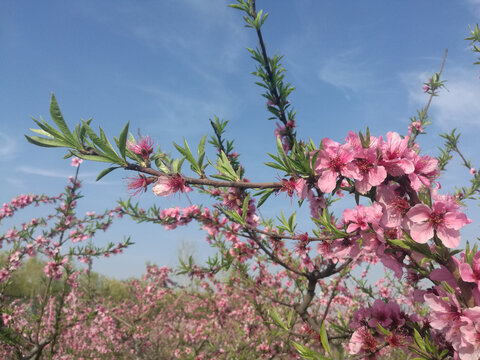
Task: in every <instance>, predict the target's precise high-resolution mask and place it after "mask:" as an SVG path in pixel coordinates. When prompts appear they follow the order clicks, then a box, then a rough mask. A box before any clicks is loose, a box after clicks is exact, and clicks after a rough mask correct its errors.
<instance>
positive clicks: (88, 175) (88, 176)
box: [15, 165, 121, 185]
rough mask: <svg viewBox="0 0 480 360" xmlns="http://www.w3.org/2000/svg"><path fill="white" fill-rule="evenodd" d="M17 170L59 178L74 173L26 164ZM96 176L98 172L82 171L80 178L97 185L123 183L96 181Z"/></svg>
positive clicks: (117, 183) (65, 177) (67, 176)
mask: <svg viewBox="0 0 480 360" xmlns="http://www.w3.org/2000/svg"><path fill="white" fill-rule="evenodd" d="M15 170H16V171H17V172H20V173H23V174H29V175H35V176H43V177H49V178H57V179H68V178H69V177H70V176H72V174H73V172H71V171H70V172H68V171H59V170H48V169H42V168H37V167H33V166H26V165H23V166H19V167H17V168H16V169H15ZM96 177H97V174H95V173H93V172H82V173H81V175H80V180H82V181H83V182H85V183H87V184H96V185H120V184H121V182H119V181H104V180H102V181H98V182H97V181H95V179H96Z"/></svg>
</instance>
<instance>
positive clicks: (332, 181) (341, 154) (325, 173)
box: [315, 138, 362, 193]
mask: <svg viewBox="0 0 480 360" xmlns="http://www.w3.org/2000/svg"><path fill="white" fill-rule="evenodd" d="M322 144H323V150H321V151H320V153H319V154H318V157H317V161H316V163H315V172H316V173H317V174H318V175H319V178H318V187H319V188H320V190H321V191H322V192H324V193H329V192H332V191H333V189H335V185H336V183H337V177H338V175H342V176H345V177H349V178H354V179H362V177H361V176H360V175H359V173H358V168H357V166H356V165H355V164H354V163H353V159H354V152H353V148H352V147H351V146H350V144H344V145H340V144H339V143H337V142H335V141H333V140H331V139H329V138H325V139H323V142H322Z"/></svg>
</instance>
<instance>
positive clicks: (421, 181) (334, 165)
mask: <svg viewBox="0 0 480 360" xmlns="http://www.w3.org/2000/svg"><path fill="white" fill-rule="evenodd" d="M367 142H368V143H367V144H362V142H361V141H360V138H359V136H358V134H356V133H354V132H350V133H349V134H348V136H347V138H346V143H345V144H343V145H341V144H339V143H337V142H335V141H333V140H331V139H329V138H325V139H323V141H322V149H321V150H320V152H319V154H318V157H317V160H316V163H315V172H316V173H317V174H318V188H319V189H320V190H321V191H322V192H324V193H329V192H332V191H333V189H335V187H336V184H337V179H338V178H339V176H342V177H344V178H349V179H352V180H354V181H355V190H356V191H358V192H359V193H361V194H366V193H367V192H368V191H369V190H370V189H371V188H372V187H374V186H378V185H380V184H382V183H383V182H384V181H385V179H387V176H389V177H390V178H392V179H393V178H397V177H400V176H403V175H407V176H408V179H409V180H410V182H411V185H412V188H413V189H414V190H416V191H419V190H420V188H421V186H422V185H425V186H427V187H428V186H430V184H431V181H433V180H434V179H435V178H436V177H437V176H438V170H437V160H436V159H434V158H432V157H429V156H422V157H420V156H419V155H418V154H417V152H416V151H415V149H414V148H411V147H409V146H408V142H409V137H408V136H407V137H404V138H401V137H400V135H399V134H398V133H395V132H389V133H388V134H387V140H386V141H385V140H384V139H383V138H382V137H381V136H380V137H379V138H375V137H373V136H370V138H369V139H367Z"/></svg>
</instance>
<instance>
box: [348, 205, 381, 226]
mask: <svg viewBox="0 0 480 360" xmlns="http://www.w3.org/2000/svg"><path fill="white" fill-rule="evenodd" d="M381 216H382V208H381V206H380V205H379V204H378V203H375V204H374V205H372V206H369V207H367V206H363V205H357V206H356V207H355V209H345V210H344V211H343V222H344V223H345V224H348V226H347V232H354V231H356V230H362V231H365V230H369V229H370V226H369V224H370V223H373V224H378V222H379V221H380V218H381Z"/></svg>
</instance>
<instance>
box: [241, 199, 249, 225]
mask: <svg viewBox="0 0 480 360" xmlns="http://www.w3.org/2000/svg"><path fill="white" fill-rule="evenodd" d="M249 201H250V194H248V195H247V197H246V198H245V199H244V200H243V206H242V220H243V221H244V222H245V220H246V218H247V211H248V202H249Z"/></svg>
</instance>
